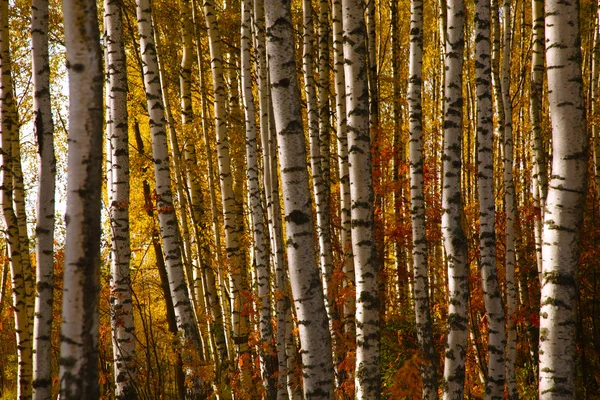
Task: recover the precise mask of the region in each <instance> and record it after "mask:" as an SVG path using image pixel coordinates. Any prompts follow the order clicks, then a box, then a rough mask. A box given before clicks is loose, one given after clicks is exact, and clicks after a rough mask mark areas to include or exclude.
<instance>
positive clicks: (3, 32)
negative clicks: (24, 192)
mask: <svg viewBox="0 0 600 400" xmlns="http://www.w3.org/2000/svg"><path fill="white" fill-rule="evenodd" d="M8 6H9V4H8V0H6V1H5V0H2V2H0V74H1V76H0V120H1V121H0V133H1V136H2V164H1V165H2V172H1V177H0V185H1V190H2V200H1V203H2V213H3V217H4V223H5V226H6V236H7V239H8V250H9V251H8V252H9V258H10V268H11V277H12V281H11V286H12V293H13V304H12V305H13V310H14V316H15V328H16V334H17V335H16V336H17V337H16V339H17V359H18V363H19V367H18V372H17V374H18V375H17V396H18V398H19V399H30V398H31V395H32V377H33V364H32V361H33V360H32V332H31V330H30V326H31V323H32V322H33V321H32V318H33V315H32V313H31V311H32V310H30V309H29V305H30V304H31V301H32V300H33V299H32V297H31V294H32V293H31V282H28V275H29V276H30V275H31V271H28V270H27V266H26V263H25V261H24V259H25V258H26V257H28V254H29V252H28V250H27V249H26V248H23V246H22V243H21V234H20V232H19V231H20V226H19V221H18V214H17V212H16V210H15V204H14V203H15V201H14V198H15V197H16V194H15V186H16V182H15V181H16V180H17V179H18V177H17V174H16V172H15V169H16V164H17V162H20V160H19V159H18V158H17V157H15V154H14V150H15V149H16V150H18V142H19V121H18V115H17V104H16V99H15V97H14V92H13V82H12V76H11V75H12V71H11V60H10V46H9V22H8ZM15 141H16V143H17V146H15V145H14V142H15ZM19 170H20V169H19ZM21 179H22V175H21ZM21 184H22V183H21Z"/></svg>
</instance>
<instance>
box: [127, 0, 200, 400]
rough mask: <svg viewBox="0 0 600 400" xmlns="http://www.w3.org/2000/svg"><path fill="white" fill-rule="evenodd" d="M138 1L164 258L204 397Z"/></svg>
mask: <svg viewBox="0 0 600 400" xmlns="http://www.w3.org/2000/svg"><path fill="white" fill-rule="evenodd" d="M136 4H137V20H138V29H139V35H140V48H141V49H142V61H143V65H144V69H143V76H144V87H145V90H146V99H147V103H148V114H149V116H150V131H151V135H152V156H153V160H154V175H155V179H156V198H157V211H158V220H159V225H160V234H161V238H162V242H163V246H164V248H165V253H166V254H165V260H166V264H167V273H168V277H169V287H170V289H171V296H172V298H173V303H174V307H175V315H176V317H177V325H178V326H177V328H178V330H179V332H180V334H181V345H182V348H185V349H186V351H185V352H183V357H184V364H185V369H186V389H187V395H188V396H189V397H191V398H194V397H197V396H201V395H202V394H203V393H204V391H205V389H206V388H205V385H204V381H203V379H202V378H201V377H200V376H199V374H198V371H197V367H199V366H198V365H197V364H192V362H191V361H192V359H191V358H192V357H193V356H194V355H196V356H197V355H199V354H200V352H201V344H200V333H199V330H198V326H197V324H196V321H195V317H194V312H193V309H192V305H191V302H190V295H189V292H188V287H187V285H186V281H185V277H184V273H183V264H182V259H181V249H180V243H179V235H178V232H177V220H176V216H175V210H174V207H173V193H172V190H171V181H170V175H171V173H170V168H169V154H168V148H167V137H166V136H167V135H166V131H165V116H164V105H163V100H162V98H163V96H162V88H161V84H160V78H159V71H158V62H157V59H156V47H155V44H154V34H153V27H152V23H151V21H152V19H151V18H152V17H151V9H150V4H149V2H148V1H147V0H138V1H137V3H136Z"/></svg>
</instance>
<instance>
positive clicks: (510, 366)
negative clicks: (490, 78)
mask: <svg viewBox="0 0 600 400" xmlns="http://www.w3.org/2000/svg"><path fill="white" fill-rule="evenodd" d="M510 15H511V14H510V0H505V2H504V6H503V16H504V19H503V28H504V37H503V40H504V50H503V54H502V104H503V106H504V206H505V213H506V261H505V263H506V264H505V267H504V268H505V271H506V315H507V327H506V330H507V338H506V375H505V377H506V381H507V384H508V389H509V395H510V396H511V398H514V397H515V396H517V393H516V390H517V387H516V381H515V370H514V365H515V363H514V360H515V357H516V351H517V347H516V346H517V331H516V326H515V322H514V321H515V318H514V313H515V311H516V300H517V288H516V285H515V261H516V254H515V232H514V224H515V206H516V199H515V184H514V182H513V133H512V102H511V97H510V55H511V36H512V35H511V24H510V22H511V18H510ZM488 312H489V311H488ZM491 330H492V328H491V327H490V331H491Z"/></svg>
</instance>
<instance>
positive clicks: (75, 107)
mask: <svg viewBox="0 0 600 400" xmlns="http://www.w3.org/2000/svg"><path fill="white" fill-rule="evenodd" d="M63 10H64V20H65V43H66V47H67V66H68V72H69V138H68V142H69V148H68V151H69V157H68V176H67V211H66V215H65V220H66V222H67V232H66V242H65V243H66V245H65V271H64V278H63V279H64V283H63V284H64V288H65V290H64V293H63V311H62V327H61V346H60V398H61V399H67V400H68V399H83V398H90V399H93V398H98V397H99V395H100V390H99V385H98V292H99V289H100V279H99V278H100V275H99V272H100V269H99V267H100V233H101V227H100V204H101V188H102V126H103V122H104V118H103V113H102V108H103V96H102V89H103V88H102V86H103V84H102V82H103V77H102V73H103V71H102V66H101V63H102V53H101V50H100V32H99V29H98V15H97V10H96V2H95V1H90V0H88V1H73V0H65V1H64V2H63ZM81 88H87V89H86V90H81ZM82 166H85V168H82Z"/></svg>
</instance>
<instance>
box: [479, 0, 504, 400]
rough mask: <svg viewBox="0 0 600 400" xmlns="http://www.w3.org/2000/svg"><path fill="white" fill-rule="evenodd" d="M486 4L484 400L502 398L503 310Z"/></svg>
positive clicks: (482, 0)
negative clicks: (485, 331) (485, 347)
mask: <svg viewBox="0 0 600 400" xmlns="http://www.w3.org/2000/svg"><path fill="white" fill-rule="evenodd" d="M490 22H491V20H490V1H489V0H479V1H477V3H476V9H475V37H476V39H475V46H476V48H475V58H476V60H475V75H476V84H477V88H476V94H477V164H478V165H477V170H478V174H477V184H478V189H479V223H480V230H479V254H480V261H479V268H480V273H481V285H482V289H483V296H484V302H485V308H486V311H487V320H488V346H487V347H488V363H487V365H488V371H487V375H486V377H487V381H486V383H485V385H486V390H485V396H486V399H500V400H501V399H502V397H503V395H504V381H505V378H504V367H505V366H504V347H505V344H506V341H505V337H504V332H505V329H504V309H503V307H502V297H501V293H500V288H499V286H498V277H497V273H496V233H495V221H496V202H495V198H494V153H493V138H494V136H493V134H494V131H493V114H492V74H491V72H492V71H491V63H490V55H491V53H490Z"/></svg>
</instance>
